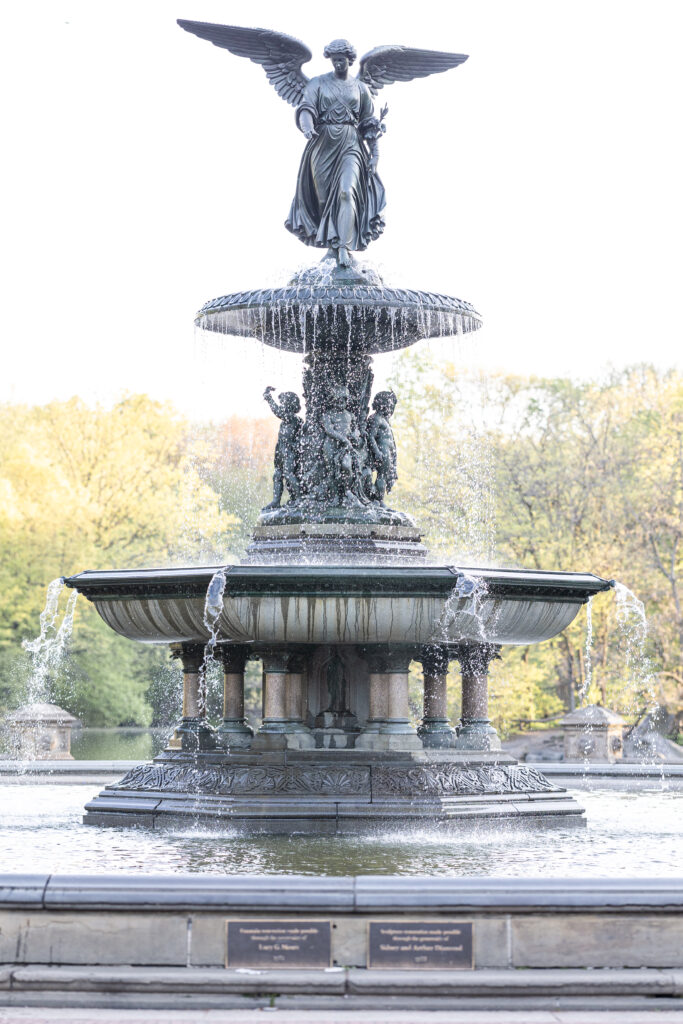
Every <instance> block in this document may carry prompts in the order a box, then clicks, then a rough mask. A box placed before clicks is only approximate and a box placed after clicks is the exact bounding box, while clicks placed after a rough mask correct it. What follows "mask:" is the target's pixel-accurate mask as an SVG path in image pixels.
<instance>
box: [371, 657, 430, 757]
mask: <svg viewBox="0 0 683 1024" xmlns="http://www.w3.org/2000/svg"><path fill="white" fill-rule="evenodd" d="M413 653H414V652H413V649H412V648H403V649H402V650H398V651H396V650H393V651H391V650H390V651H387V653H386V670H387V671H386V681H387V682H386V685H387V717H386V718H385V720H384V722H383V723H382V724H381V726H380V729H379V736H378V740H379V743H380V747H379V749H382V750H422V742H421V740H420V737H419V736H418V735H417V730H416V729H415V726H414V725H413V724H412V722H411V720H410V706H409V704H408V669H409V668H410V662H411V659H412V655H413Z"/></svg>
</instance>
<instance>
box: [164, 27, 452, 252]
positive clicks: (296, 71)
mask: <svg viewBox="0 0 683 1024" xmlns="http://www.w3.org/2000/svg"><path fill="white" fill-rule="evenodd" d="M178 24H179V25H180V27H181V28H184V29H185V30H186V31H187V32H193V33H194V34H195V35H197V36H199V37H200V38H201V39H208V40H209V41H210V42H212V43H213V44H214V45H215V46H220V47H222V48H223V49H226V50H230V52H231V53H234V54H236V55H237V56H238V57H248V58H249V59H250V60H252V61H254V62H255V63H256V64H260V65H261V66H262V67H263V69H264V71H265V72H266V75H267V76H268V81H269V82H270V83H271V85H273V86H274V87H275V89H276V91H277V93H278V95H279V96H281V97H282V99H284V100H286V101H287V102H288V103H291V104H292V106H294V107H296V122H297V126H298V127H299V129H300V130H301V131H302V132H303V134H304V135H305V136H306V139H307V140H308V142H307V145H306V149H305V150H304V154H303V157H302V160H301V166H300V168H299V177H298V180H297V186H296V195H295V196H294V201H293V203H292V207H291V210H290V212H289V217H288V218H287V220H286V222H285V226H286V227H287V228H288V229H289V230H290V231H292V232H293V233H294V234H295V235H296V236H297V237H298V238H300V239H301V241H302V242H304V243H305V244H306V245H314V246H317V247H319V248H328V249H330V250H331V252H332V253H333V254H334V255H335V256H336V258H337V263H338V265H339V266H342V267H346V266H349V265H350V263H351V256H350V252H351V250H359V249H366V248H367V246H368V244H369V243H370V242H371V241H372V240H373V239H376V238H378V237H379V235H380V234H381V233H382V231H383V229H384V220H383V218H382V210H383V209H384V203H385V200H384V187H383V185H382V182H381V181H380V179H379V177H378V176H377V161H378V155H379V154H378V147H377V142H378V139H379V138H380V136H381V135H382V133H383V131H384V124H383V121H384V116H385V114H386V112H387V108H386V107H385V108H384V109H383V111H382V112H381V115H380V117H379V119H378V118H376V117H375V116H374V111H373V104H372V97H373V96H376V95H377V93H378V91H379V90H380V89H381V88H383V87H384V86H385V85H391V84H392V83H393V82H409V81H411V80H412V79H414V78H425V77H426V76H427V75H432V74H435V73H436V72H441V71H447V70H448V69H449V68H454V67H457V66H458V64H462V63H463V62H464V61H466V60H467V56H466V55H465V54H463V53H441V52H437V51H435V50H417V49H414V48H413V47H410V46H377V47H375V49H374V50H370V52H369V53H366V54H365V56H364V57H362V58H361V61H360V69H359V72H358V75H357V76H356V77H354V76H350V75H349V67H350V66H351V65H352V64H353V62H354V61H355V59H356V51H355V49H354V48H353V46H352V45H351V44H350V43H349V42H348V41H347V40H346V39H335V40H333V42H331V43H330V44H329V45H328V46H326V47H325V51H324V55H325V57H329V58H330V59H331V61H332V66H333V71H331V72H329V73H328V74H326V75H317V76H316V77H315V78H311V79H309V78H307V77H306V75H305V74H304V73H303V71H302V70H301V68H302V65H304V64H305V63H306V62H307V61H309V60H310V59H311V57H312V56H313V55H312V53H311V51H310V50H309V49H308V47H307V46H305V45H304V44H303V43H302V42H300V41H299V40H298V39H294V38H293V37H292V36H287V35H284V34H283V33H282V32H273V31H270V30H267V29H257V28H240V27H238V26H235V25H213V24H210V23H207V22H203V21H183V20H179V21H178Z"/></svg>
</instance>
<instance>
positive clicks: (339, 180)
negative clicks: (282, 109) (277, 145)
mask: <svg viewBox="0 0 683 1024" xmlns="http://www.w3.org/2000/svg"><path fill="white" fill-rule="evenodd" d="M304 110H308V111H310V112H311V114H312V115H313V119H314V122H315V130H316V132H317V133H318V134H317V136H314V137H313V138H312V139H310V140H309V141H308V143H307V145H306V148H305V150H304V153H303V157H302V158H301V166H300V168H299V177H298V179H297V185H296V195H295V196H294V201H293V202H292V207H291V209H290V211H289V217H288V218H287V220H286V221H285V226H286V227H287V228H288V229H289V230H290V231H291V232H293V233H294V234H295V235H298V237H299V238H300V239H301V241H302V242H305V243H306V245H315V246H319V247H321V248H325V247H331V248H338V246H339V245H346V246H347V247H348V248H349V249H365V248H367V246H368V244H369V243H370V242H371V241H372V240H373V239H375V238H379V236H380V235H381V233H382V231H383V230H384V220H383V218H382V210H383V209H384V205H385V198H384V186H383V185H382V182H381V181H380V179H379V177H378V176H377V174H373V173H372V172H371V170H370V158H369V154H368V150H367V149H366V146H365V144H364V142H363V138H364V136H365V134H366V133H370V132H372V131H373V130H376V127H377V121H376V120H375V119H374V117H373V107H372V97H371V95H370V91H369V89H368V87H367V86H366V85H365V83H364V82H361V81H359V80H358V79H357V78H351V77H349V78H347V79H339V78H337V76H336V75H335V74H334V73H333V72H331V73H329V74H327V75H319V76H318V77H317V78H312V79H311V80H310V81H309V82H308V84H307V85H306V88H305V90H304V94H303V98H302V101H301V103H300V105H299V106H298V107H297V112H296V117H297V123H298V122H299V118H300V116H301V113H302V112H303V111H304ZM343 193H346V194H347V196H348V198H347V200H346V202H347V203H348V202H349V201H350V204H351V208H352V211H353V226H352V228H351V235H350V237H347V238H341V237H340V231H339V220H340V217H339V215H340V199H342V197H343Z"/></svg>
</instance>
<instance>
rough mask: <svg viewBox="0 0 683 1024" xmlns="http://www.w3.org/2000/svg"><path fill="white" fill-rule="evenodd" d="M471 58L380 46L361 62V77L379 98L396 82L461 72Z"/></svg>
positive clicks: (359, 73) (461, 54) (433, 51)
mask: <svg viewBox="0 0 683 1024" xmlns="http://www.w3.org/2000/svg"><path fill="white" fill-rule="evenodd" d="M467 56H468V55H467V54H466V53H440V52H439V51H437V50H414V49H413V48H412V47H410V46H376V47H375V49H374V50H370V52H369V53H366V54H365V56H364V57H362V58H361V62H360V69H359V71H358V77H359V78H360V80H361V81H362V82H365V84H366V85H367V87H368V89H369V90H370V92H371V93H372V95H373V96H376V95H377V93H378V92H379V90H380V89H381V88H382V87H383V86H385V85H391V84H392V83H393V82H410V81H411V79H413V78H426V77H427V75H435V74H437V72H439V71H448V69H449V68H457V66H458V64H462V63H463V62H464V61H466V60H467Z"/></svg>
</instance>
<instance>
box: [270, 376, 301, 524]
mask: <svg viewBox="0 0 683 1024" xmlns="http://www.w3.org/2000/svg"><path fill="white" fill-rule="evenodd" d="M274 390H275V388H273V387H267V388H266V390H265V391H264V392H263V397H264V398H265V400H266V402H267V403H268V405H269V406H270V408H271V409H272V410H273V412H274V413H275V415H276V416H277V417H278V419H280V420H282V423H281V424H280V429H279V431H278V435H277V444H276V445H275V472H274V473H273V500H272V501H271V502H270V503H269V504H268V505H266V506H265V507H266V508H279V507H280V502H281V501H282V490H283V486H286V488H287V490H288V491H289V500H290V502H291V501H296V500H297V499H298V498H299V497H300V495H301V482H300V476H299V474H300V466H299V463H300V457H301V429H302V427H303V423H302V420H301V417H300V416H298V415H297V414H298V413H299V412H300V411H301V402H300V401H299V396H298V395H296V394H295V393H294V392H293V391H283V392H282V394H280V395H278V398H279V399H280V404H279V405H278V403H277V402H276V401H275V399H274V398H273V396H272V394H271V392H272V391H274Z"/></svg>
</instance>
